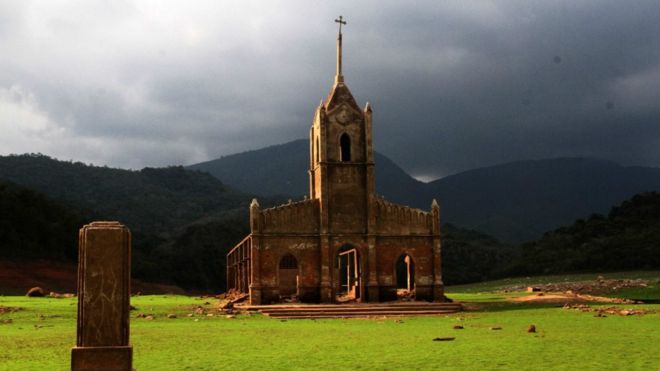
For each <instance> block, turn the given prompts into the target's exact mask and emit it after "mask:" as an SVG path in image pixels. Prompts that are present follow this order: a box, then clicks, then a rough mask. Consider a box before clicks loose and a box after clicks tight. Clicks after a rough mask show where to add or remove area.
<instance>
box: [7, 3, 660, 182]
mask: <svg viewBox="0 0 660 371" xmlns="http://www.w3.org/2000/svg"><path fill="white" fill-rule="evenodd" d="M659 11H660V4H656V3H655V2H634V3H625V4H624V3H623V2H619V1H611V2H605V1H581V2H573V1H566V2H557V1H554V2H530V1H519V2H514V1H495V2H463V1H461V2H435V1H427V2H415V3H414V6H413V5H411V4H410V3H402V2H361V3H359V4H357V5H356V4H354V3H351V2H333V3H332V4H323V3H312V2H275V3H267V4H264V3H262V2H256V1H254V2H250V1H248V2H241V3H240V4H238V3H236V4H234V3H233V2H194V3H192V4H191V5H187V6H184V5H182V4H181V3H178V2H172V3H162V2H158V3H150V2H148V1H126V2H113V5H112V7H110V8H109V5H107V4H106V3H105V2H70V1H61V2H47V3H33V2H18V1H17V2H13V3H11V4H10V5H9V6H8V5H2V6H0V42H1V43H2V50H3V58H1V59H0V126H1V127H2V129H3V133H4V134H5V135H4V136H3V138H0V149H1V151H2V153H11V152H13V153H17V152H37V151H40V152H44V153H47V154H51V155H54V156H57V157H60V158H65V159H69V158H73V159H80V160H83V161H89V162H95V163H102V164H109V165H115V166H124V167H142V166H161V165H168V164H181V163H183V164H186V163H193V162H196V161H202V160H206V159H210V158H215V157H217V156H220V155H226V154H230V153H234V152H238V151H243V150H248V149H255V148H259V147H262V146H265V145H271V144H277V143H281V142H285V141H289V140H293V139H297V138H304V137H306V135H307V130H308V128H309V124H310V122H311V119H312V114H313V110H314V108H315V107H316V105H317V104H318V102H319V100H320V99H321V98H323V97H324V96H325V95H326V93H327V91H328V89H329V88H330V85H331V83H332V78H333V76H332V75H333V74H334V57H335V55H334V53H335V50H334V39H335V32H336V28H335V25H334V24H333V22H332V20H333V19H334V17H336V16H337V15H339V14H343V15H344V16H346V18H347V19H348V22H349V23H348V25H347V27H346V31H345V36H344V45H345V63H344V66H345V71H344V72H345V76H346V81H347V83H348V85H349V87H350V88H351V90H352V91H353V93H354V95H355V96H356V98H357V99H358V101H359V104H361V105H364V104H365V103H366V101H367V100H368V101H369V102H370V103H371V104H372V106H373V107H374V110H375V120H376V121H375V126H374V128H375V145H376V148H377V149H378V150H379V151H381V152H383V153H385V154H387V155H389V156H390V157H392V158H393V159H394V160H395V161H396V162H398V163H399V164H401V165H402V166H403V167H404V168H405V169H407V170H408V171H410V172H412V173H413V174H416V175H420V176H429V177H434V176H441V175H446V174H450V173H454V172H457V171H461V170H466V169H469V168H473V167H478V166H486V165H490V164H494V163H500V162H505V161H511V160H519V159H528V158H544V157H557V156H593V157H603V158H607V159H611V160H615V161H620V162H623V163H627V164H640V165H652V166H658V165H660V150H659V149H658V148H660V146H658V144H660V143H659V142H660V140H659V139H658V138H660V129H659V128H660V125H658V124H659V123H658V119H659V118H660V108H659V107H658V102H659V101H660V93H659V92H660V89H659V88H660V24H659V23H658V22H657V16H656V15H657V14H660V13H659Z"/></svg>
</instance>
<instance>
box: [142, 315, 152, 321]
mask: <svg viewBox="0 0 660 371" xmlns="http://www.w3.org/2000/svg"><path fill="white" fill-rule="evenodd" d="M144 319H146V320H147V321H153V320H154V316H146V317H144Z"/></svg>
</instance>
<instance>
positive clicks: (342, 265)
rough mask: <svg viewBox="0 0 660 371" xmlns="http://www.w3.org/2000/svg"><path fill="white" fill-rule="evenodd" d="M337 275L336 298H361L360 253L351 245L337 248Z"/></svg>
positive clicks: (351, 299) (339, 300) (346, 299)
mask: <svg viewBox="0 0 660 371" xmlns="http://www.w3.org/2000/svg"><path fill="white" fill-rule="evenodd" d="M335 262H336V265H335V277H337V280H336V282H337V290H336V293H337V295H336V298H335V299H336V300H337V301H338V302H347V301H353V300H360V296H361V293H360V290H361V289H362V282H361V281H362V279H361V277H360V276H361V272H360V255H359V253H358V251H357V249H356V248H355V247H353V246H351V245H344V246H342V247H341V248H339V250H337V257H336V260H335Z"/></svg>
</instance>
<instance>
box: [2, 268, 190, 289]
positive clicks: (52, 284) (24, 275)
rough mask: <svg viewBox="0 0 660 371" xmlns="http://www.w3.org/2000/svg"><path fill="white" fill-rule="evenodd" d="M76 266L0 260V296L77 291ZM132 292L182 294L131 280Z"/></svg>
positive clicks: (170, 287)
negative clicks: (33, 291) (34, 289)
mask: <svg viewBox="0 0 660 371" xmlns="http://www.w3.org/2000/svg"><path fill="white" fill-rule="evenodd" d="M77 280H78V278H77V264H76V263H73V262H58V261H51V260H26V261H19V260H16V261H13V260H12V261H9V260H0V282H1V283H2V284H0V294H2V295H25V293H26V292H27V291H28V290H29V289H30V288H32V287H35V286H39V287H42V288H43V289H44V290H45V292H50V291H53V292H64V293H74V292H76V285H77ZM131 291H132V292H133V293H142V294H166V293H167V294H170V293H171V294H185V291H184V290H183V289H181V288H179V287H177V286H171V285H161V284H157V283H148V282H142V281H139V280H132V282H131Z"/></svg>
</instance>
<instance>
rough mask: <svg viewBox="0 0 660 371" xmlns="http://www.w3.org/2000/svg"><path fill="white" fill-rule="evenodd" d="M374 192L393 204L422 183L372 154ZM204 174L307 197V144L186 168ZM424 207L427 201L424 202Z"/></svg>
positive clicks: (254, 189)
mask: <svg viewBox="0 0 660 371" xmlns="http://www.w3.org/2000/svg"><path fill="white" fill-rule="evenodd" d="M374 161H375V162H376V164H377V167H376V191H377V192H378V193H379V194H382V195H385V196H387V197H388V199H390V200H392V201H395V202H407V201H408V198H407V196H406V190H408V189H418V188H420V187H423V185H424V183H422V182H420V181H418V180H415V179H414V178H413V177H411V176H410V175H408V174H407V173H406V172H405V171H403V169H401V168H400V167H399V166H398V165H396V164H395V163H394V162H393V161H392V160H390V159H389V158H387V157H386V156H383V155H381V154H380V153H378V152H376V154H375V159H374ZM187 168H188V169H192V170H201V171H206V172H208V173H209V174H211V175H213V176H215V177H216V178H218V179H220V180H222V181H223V182H225V183H227V184H230V185H231V186H232V187H235V188H236V189H240V190H242V191H244V192H249V193H254V194H258V195H263V196H274V195H286V196H292V197H296V198H302V197H303V196H304V195H306V194H309V176H308V175H307V170H309V141H308V140H305V139H299V140H295V141H293V142H288V143H285V144H280V145H276V146H270V147H266V148H263V149H258V150H254V151H248V152H243V153H238V154H234V155H229V156H225V157H221V158H219V159H215V160H211V161H207V162H201V163H198V164H194V165H190V166H187ZM427 201H428V202H426V203H427V204H428V205H425V208H428V207H429V206H430V204H431V200H430V199H429V200H427Z"/></svg>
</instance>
